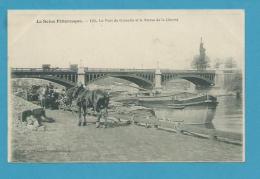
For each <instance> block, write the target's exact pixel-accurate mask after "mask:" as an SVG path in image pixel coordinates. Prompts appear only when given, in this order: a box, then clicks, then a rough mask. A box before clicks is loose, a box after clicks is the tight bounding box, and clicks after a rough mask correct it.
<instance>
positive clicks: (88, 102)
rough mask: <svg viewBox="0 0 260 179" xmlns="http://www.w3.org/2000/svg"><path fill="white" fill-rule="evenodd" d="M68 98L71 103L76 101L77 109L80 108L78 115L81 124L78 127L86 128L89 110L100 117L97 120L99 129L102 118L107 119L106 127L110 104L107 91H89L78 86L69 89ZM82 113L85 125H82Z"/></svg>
mask: <svg viewBox="0 0 260 179" xmlns="http://www.w3.org/2000/svg"><path fill="white" fill-rule="evenodd" d="M66 96H67V98H68V99H69V100H70V101H69V102H71V103H70V104H72V101H73V100H75V101H76V104H77V107H78V113H79V122H78V125H79V126H81V124H82V125H83V126H85V125H86V124H87V121H86V115H87V109H88V108H92V109H93V110H94V111H95V112H96V113H97V115H98V119H97V127H99V126H100V118H101V117H102V116H104V117H105V127H106V123H107V108H108V104H109V94H108V93H107V92H105V91H102V90H100V89H96V90H88V89H85V88H84V87H83V86H80V87H78V86H76V87H73V88H71V89H69V90H68V91H67V93H66ZM82 112H83V117H84V120H83V123H82V119H81V118H82Z"/></svg>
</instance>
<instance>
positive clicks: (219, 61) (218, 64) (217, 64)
mask: <svg viewBox="0 0 260 179" xmlns="http://www.w3.org/2000/svg"><path fill="white" fill-rule="evenodd" d="M221 64H222V63H221V60H220V59H219V58H217V59H216V60H215V64H214V68H215V69H217V68H219V67H220V65H221Z"/></svg>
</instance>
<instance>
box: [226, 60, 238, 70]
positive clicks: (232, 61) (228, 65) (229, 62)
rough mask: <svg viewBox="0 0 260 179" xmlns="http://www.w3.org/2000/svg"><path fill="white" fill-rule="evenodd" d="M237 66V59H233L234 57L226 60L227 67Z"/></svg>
mask: <svg viewBox="0 0 260 179" xmlns="http://www.w3.org/2000/svg"><path fill="white" fill-rule="evenodd" d="M235 67H237V63H236V61H235V60H234V59H233V57H229V58H227V59H226V61H225V68H235Z"/></svg>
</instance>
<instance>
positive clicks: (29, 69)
mask: <svg viewBox="0 0 260 179" xmlns="http://www.w3.org/2000/svg"><path fill="white" fill-rule="evenodd" d="M11 71H12V72H73V70H71V69H70V68H47V69H44V68H11Z"/></svg>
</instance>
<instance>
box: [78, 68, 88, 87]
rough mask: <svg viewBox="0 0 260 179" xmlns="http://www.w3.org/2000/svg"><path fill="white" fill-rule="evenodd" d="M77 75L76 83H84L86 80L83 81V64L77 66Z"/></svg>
mask: <svg viewBox="0 0 260 179" xmlns="http://www.w3.org/2000/svg"><path fill="white" fill-rule="evenodd" d="M77 76H78V80H77V82H78V83H79V82H81V83H82V84H84V85H86V82H85V70H84V66H83V65H80V66H79V68H78V73H77Z"/></svg>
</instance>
